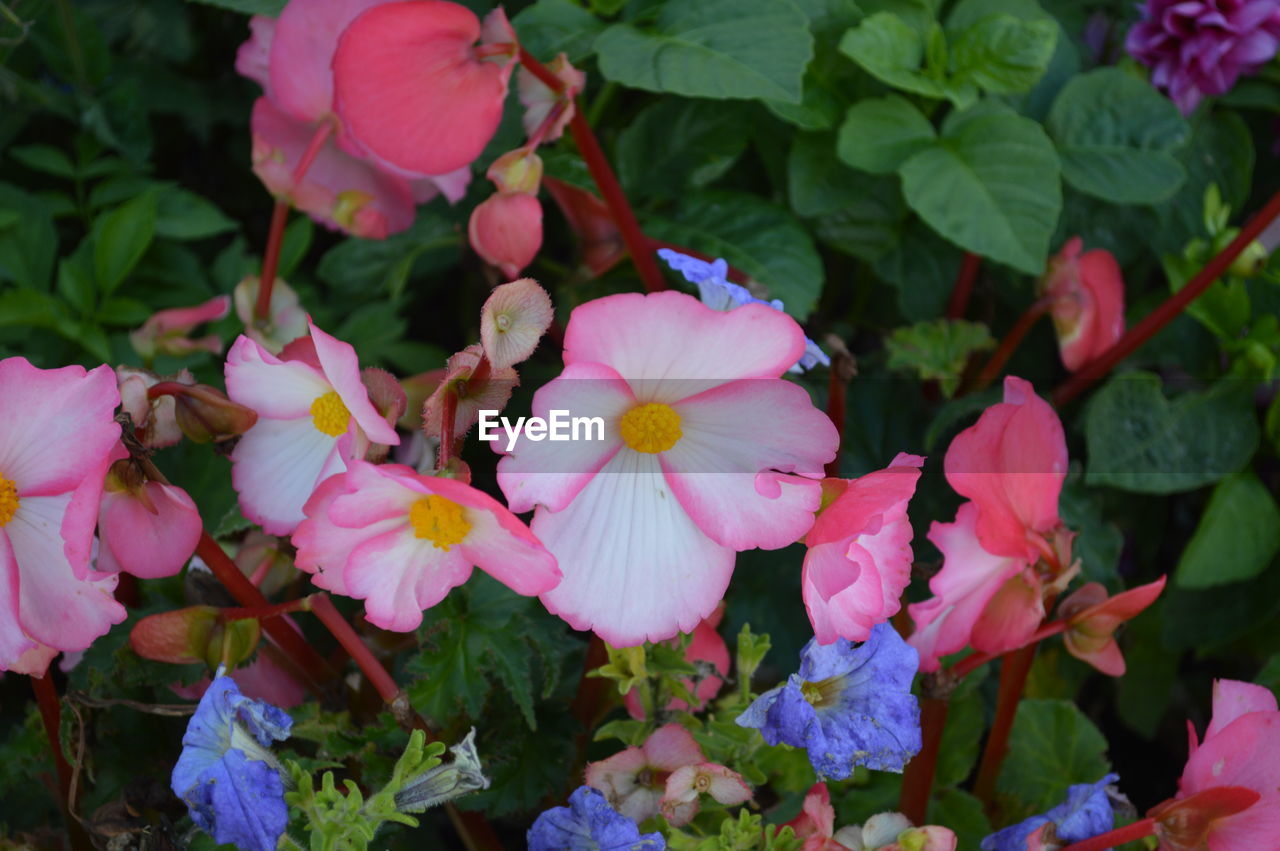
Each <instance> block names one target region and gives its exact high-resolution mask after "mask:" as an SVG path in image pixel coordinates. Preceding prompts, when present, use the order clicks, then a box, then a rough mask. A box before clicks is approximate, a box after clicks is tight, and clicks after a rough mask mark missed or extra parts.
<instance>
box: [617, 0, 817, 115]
mask: <svg viewBox="0 0 1280 851" xmlns="http://www.w3.org/2000/svg"><path fill="white" fill-rule="evenodd" d="M596 52H597V53H598V54H599V57H600V73H601V74H603V75H604V77H605V78H606V79H608V80H613V81H614V82H618V83H621V84H623V85H625V86H631V87H632V88H637V89H647V90H648V91H653V92H671V93H673V94H678V95H685V96H686V97H707V98H768V99H772V100H780V101H785V102H788V103H799V102H800V96H801V80H802V78H803V76H804V69H805V66H806V65H808V64H809V60H810V59H811V58H812V57H813V36H812V35H810V33H809V22H808V19H807V18H806V17H805V15H804V13H803V12H801V11H800V9H799V8H798V7H797V6H796V5H795V4H794V3H792V2H791V0H699V2H697V3H665V4H663V6H662V7H661V11H659V13H658V20H657V24H656V27H655V28H654V29H653V30H640V29H638V28H637V27H635V26H633V25H632V24H629V23H628V24H614V25H613V26H611V27H609V28H608V29H606V30H605V31H604V32H603V33H601V34H600V37H599V38H597V39H596Z"/></svg>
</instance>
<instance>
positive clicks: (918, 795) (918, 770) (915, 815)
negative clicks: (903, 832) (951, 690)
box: [898, 697, 951, 824]
mask: <svg viewBox="0 0 1280 851" xmlns="http://www.w3.org/2000/svg"><path fill="white" fill-rule="evenodd" d="M950 705H951V703H950V701H949V700H947V699H946V698H940V697H925V698H922V699H921V700H920V740H921V746H920V753H918V754H916V756H915V758H914V759H913V760H911V762H909V763H907V768H906V771H904V772H903V773H902V792H901V795H900V796H899V798H898V809H899V810H901V811H902V814H903V815H905V816H906V817H907V818H909V819H911V823H912V824H924V823H925V819H926V818H928V815H929V796H930V795H931V794H932V792H933V776H934V773H935V772H936V771H937V768H938V751H939V747H940V746H941V744H942V731H943V730H944V729H945V728H946V726H947V710H948V708H949V707H950Z"/></svg>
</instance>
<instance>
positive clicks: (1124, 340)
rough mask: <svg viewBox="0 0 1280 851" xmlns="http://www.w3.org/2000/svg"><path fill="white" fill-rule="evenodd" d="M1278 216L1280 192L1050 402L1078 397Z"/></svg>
mask: <svg viewBox="0 0 1280 851" xmlns="http://www.w3.org/2000/svg"><path fill="white" fill-rule="evenodd" d="M1277 216H1280V191H1278V192H1276V194H1274V195H1272V196H1271V199H1270V200H1269V201H1267V203H1266V205H1265V206H1263V208H1262V209H1261V210H1259V211H1258V212H1257V213H1256V214H1255V215H1254V217H1253V218H1252V219H1250V220H1249V222H1248V224H1246V225H1245V226H1244V227H1243V228H1241V230H1240V233H1239V234H1238V235H1237V236H1236V238H1235V239H1233V240H1231V243H1230V244H1229V245H1228V246H1227V247H1226V248H1224V249H1222V251H1220V252H1218V254H1217V256H1215V257H1214V258H1213V259H1212V260H1210V261H1209V262H1208V263H1206V264H1205V266H1204V268H1203V269H1201V270H1200V271H1199V272H1197V273H1196V275H1195V277H1193V278H1192V279H1191V280H1190V281H1188V282H1187V284H1186V286H1184V287H1183V288H1182V289H1180V290H1178V291H1177V292H1176V293H1174V294H1173V295H1171V296H1170V297H1169V298H1168V299H1166V300H1165V302H1164V303H1163V304H1161V305H1160V306H1159V307H1157V308H1156V309H1155V310H1153V311H1151V313H1149V314H1147V315H1146V316H1145V317H1143V319H1142V321H1141V322H1139V323H1138V324H1136V325H1134V326H1133V327H1132V328H1130V329H1129V330H1128V331H1127V332H1126V333H1125V335H1124V336H1123V337H1121V338H1120V339H1119V340H1117V341H1116V344H1115V345H1114V346H1112V347H1111V348H1109V349H1107V350H1106V351H1105V352H1103V353H1102V354H1101V355H1099V356H1098V357H1097V358H1094V359H1093V360H1092V361H1090V362H1089V363H1087V364H1085V365H1084V367H1082V368H1081V369H1080V371H1079V372H1077V373H1076V374H1075V375H1072V376H1071V377H1070V378H1068V379H1067V380H1066V381H1064V382H1062V384H1060V385H1059V386H1058V389H1056V390H1054V391H1053V397H1052V398H1053V404H1054V405H1056V406H1057V407H1059V408H1060V407H1062V406H1063V405H1065V404H1067V403H1068V402H1070V401H1071V400H1072V399H1074V398H1076V397H1077V396H1079V395H1080V394H1081V393H1082V392H1084V390H1085V388H1086V387H1088V386H1089V385H1090V384H1092V383H1093V382H1095V381H1097V380H1098V379H1099V378H1101V377H1103V376H1104V375H1106V374H1107V373H1108V372H1110V371H1111V370H1112V368H1113V367H1115V365H1116V364H1118V363H1120V361H1122V360H1124V359H1125V358H1126V357H1128V356H1129V355H1131V354H1133V352H1134V351H1136V350H1137V349H1138V347H1140V346H1141V345H1142V344H1143V343H1145V342H1147V340H1150V339H1151V338H1152V337H1153V336H1155V334H1156V333H1157V332H1158V331H1160V329H1162V328H1164V326H1166V325H1168V324H1169V323H1170V322H1172V321H1173V320H1174V318H1175V317H1177V316H1178V314H1180V313H1182V311H1184V310H1186V308H1187V306H1188V305H1189V304H1191V302H1193V301H1195V300H1196V299H1197V298H1199V296H1200V295H1201V294H1202V293H1203V292H1204V291H1205V290H1206V289H1208V288H1209V285H1210V284H1212V283H1213V282H1214V281H1216V280H1217V279H1218V277H1219V276H1220V275H1222V273H1223V272H1225V271H1226V270H1227V269H1228V268H1229V267H1230V266H1231V264H1232V263H1234V262H1235V259H1236V258H1237V257H1239V256H1240V254H1241V253H1242V252H1243V251H1244V250H1245V249H1246V248H1247V247H1249V245H1250V244H1251V243H1252V242H1253V241H1254V240H1255V239H1257V238H1258V236H1259V234H1261V233H1262V232H1263V231H1264V230H1266V228H1267V226H1268V225H1269V224H1271V222H1272V221H1273V220H1274V219H1275V218H1276V217H1277Z"/></svg>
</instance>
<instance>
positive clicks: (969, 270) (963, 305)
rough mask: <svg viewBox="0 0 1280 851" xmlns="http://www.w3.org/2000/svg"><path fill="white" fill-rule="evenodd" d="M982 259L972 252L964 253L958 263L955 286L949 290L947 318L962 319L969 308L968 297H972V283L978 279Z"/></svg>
mask: <svg viewBox="0 0 1280 851" xmlns="http://www.w3.org/2000/svg"><path fill="white" fill-rule="evenodd" d="M981 265H982V258H981V257H980V256H979V255H977V254H974V253H973V252H972V251H968V252H965V255H964V260H963V261H961V263H960V273H959V274H958V275H956V285H955V287H954V288H953V289H952V290H951V299H950V300H949V301H948V302H947V318H948V319H963V318H964V314H965V311H966V310H968V308H969V297H970V296H971V295H973V283H974V281H976V280H977V279H978V268H979V267H980V266H981Z"/></svg>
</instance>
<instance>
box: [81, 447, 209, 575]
mask: <svg viewBox="0 0 1280 851" xmlns="http://www.w3.org/2000/svg"><path fill="white" fill-rule="evenodd" d="M120 454H121V455H125V454H127V453H124V451H123V450H121V453H120ZM203 530H204V523H203V521H201V519H200V512H199V511H198V510H197V509H196V504H195V503H194V502H193V501H192V500H191V497H190V496H188V495H187V492H186V491H184V490H183V489H182V488H179V487H175V486H174V485H167V484H162V483H161V482H151V481H142V480H141V476H140V475H139V474H137V473H135V472H134V471H133V462H132V461H128V460H120V461H117V462H116V464H114V465H113V466H112V467H111V471H110V472H109V473H108V474H107V483H106V487H105V489H104V490H103V494H102V503H101V505H100V506H99V508H98V539H99V542H98V565H97V566H98V570H101V571H104V572H108V573H115V572H117V571H121V570H123V571H125V572H126V573H132V574H133V575H134V576H138V577H141V578H143V579H159V578H161V577H164V576H173V575H174V574H175V573H177V572H178V571H179V570H182V566H183V565H184V564H186V563H187V559H189V558H191V554H192V553H194V552H195V551H196V543H197V542H199V540H200V533H201V532H202V531H203Z"/></svg>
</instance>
